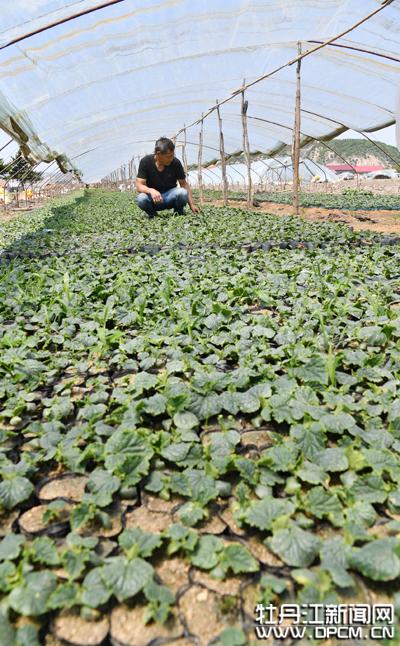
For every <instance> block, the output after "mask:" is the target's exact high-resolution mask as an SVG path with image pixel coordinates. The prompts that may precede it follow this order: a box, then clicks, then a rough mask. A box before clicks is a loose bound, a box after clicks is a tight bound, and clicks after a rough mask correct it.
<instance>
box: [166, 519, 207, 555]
mask: <svg viewBox="0 0 400 646" xmlns="http://www.w3.org/2000/svg"><path fill="white" fill-rule="evenodd" d="M163 535H164V536H165V537H166V538H167V539H168V540H169V545H168V548H167V553H168V554H169V555H171V554H175V553H176V552H179V550H183V551H184V552H186V553H191V552H193V550H194V549H195V547H196V545H197V543H198V540H199V538H198V534H197V533H196V532H194V531H192V530H190V529H187V527H183V526H182V525H180V524H179V523H174V524H173V525H171V527H168V529H166V530H165V532H164V534H163Z"/></svg>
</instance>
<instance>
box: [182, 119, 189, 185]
mask: <svg viewBox="0 0 400 646" xmlns="http://www.w3.org/2000/svg"><path fill="white" fill-rule="evenodd" d="M183 125H184V128H183V146H182V162H183V170H184V171H185V175H187V173H188V163H187V155H186V126H185V124H183Z"/></svg>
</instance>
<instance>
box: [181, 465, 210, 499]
mask: <svg viewBox="0 0 400 646" xmlns="http://www.w3.org/2000/svg"><path fill="white" fill-rule="evenodd" d="M184 475H185V476H186V478H187V481H188V483H189V491H188V492H187V493H186V495H190V497H191V499H192V500H193V501H196V502H198V503H199V504H200V505H206V504H207V503H208V502H210V500H214V499H215V498H217V496H218V489H217V485H216V481H215V480H214V478H212V477H211V476H209V475H207V474H206V473H205V471H203V470H202V469H186V471H184Z"/></svg>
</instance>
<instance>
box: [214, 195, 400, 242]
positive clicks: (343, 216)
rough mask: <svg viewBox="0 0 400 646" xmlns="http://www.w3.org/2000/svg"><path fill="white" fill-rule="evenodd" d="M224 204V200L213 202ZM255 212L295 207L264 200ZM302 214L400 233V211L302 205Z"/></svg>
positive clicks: (289, 212)
mask: <svg viewBox="0 0 400 646" xmlns="http://www.w3.org/2000/svg"><path fill="white" fill-rule="evenodd" d="M213 204H215V205H216V206H222V204H223V202H222V200H215V201H214V202H213ZM228 205H229V206H230V207H233V208H234V207H236V208H242V209H243V208H247V207H246V202H245V201H243V202H237V201H236V200H235V201H229V200H228ZM250 210H251V211H254V212H255V213H257V212H258V213H259V212H260V211H261V212H264V213H273V214H275V215H278V216H279V215H280V216H283V215H293V207H292V206H290V205H288V204H277V203H276V202H263V203H262V204H261V206H259V207H257V208H255V207H253V208H251V209H250ZM300 216H301V217H302V218H304V219H305V220H308V221H314V222H340V223H342V224H347V225H348V226H350V227H351V228H352V229H354V230H355V231H375V232H376V233H398V234H400V211H381V210H377V211H344V210H343V209H324V208H321V207H301V209H300Z"/></svg>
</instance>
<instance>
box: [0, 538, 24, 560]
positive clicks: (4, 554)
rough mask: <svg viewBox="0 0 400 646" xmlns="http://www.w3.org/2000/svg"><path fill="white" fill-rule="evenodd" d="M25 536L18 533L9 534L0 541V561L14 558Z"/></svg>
mask: <svg viewBox="0 0 400 646" xmlns="http://www.w3.org/2000/svg"><path fill="white" fill-rule="evenodd" d="M25 540H26V539H25V537H24V536H21V535H20V534H9V535H8V536H6V537H5V538H3V540H2V541H1V543H0V561H12V560H14V559H16V558H17V557H18V556H19V554H20V552H21V549H22V546H23V544H24V543H25Z"/></svg>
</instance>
